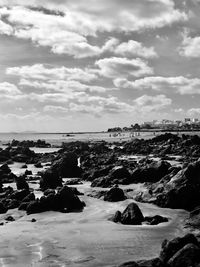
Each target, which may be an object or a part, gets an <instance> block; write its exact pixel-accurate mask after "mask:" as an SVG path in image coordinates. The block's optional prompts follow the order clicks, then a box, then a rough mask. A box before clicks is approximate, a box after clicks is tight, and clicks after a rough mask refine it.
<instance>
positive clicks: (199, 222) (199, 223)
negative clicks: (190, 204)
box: [186, 207, 200, 229]
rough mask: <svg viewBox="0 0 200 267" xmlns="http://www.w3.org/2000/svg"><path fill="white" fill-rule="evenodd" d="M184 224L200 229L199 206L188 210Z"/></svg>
mask: <svg viewBox="0 0 200 267" xmlns="http://www.w3.org/2000/svg"><path fill="white" fill-rule="evenodd" d="M186 225H187V226H190V227H192V228H195V229H200V207H197V208H196V209H195V210H193V211H192V212H190V216H189V218H188V219H187V221H186Z"/></svg>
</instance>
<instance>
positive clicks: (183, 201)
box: [136, 161, 200, 210]
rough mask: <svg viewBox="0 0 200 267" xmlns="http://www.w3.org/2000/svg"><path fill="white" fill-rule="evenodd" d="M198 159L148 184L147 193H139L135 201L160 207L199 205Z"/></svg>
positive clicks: (184, 207) (193, 206) (189, 207)
mask: <svg viewBox="0 0 200 267" xmlns="http://www.w3.org/2000/svg"><path fill="white" fill-rule="evenodd" d="M199 195H200V161H196V162H194V163H191V164H189V165H188V166H187V167H186V168H184V169H182V170H180V171H179V172H178V173H176V172H175V173H174V171H172V172H171V173H170V174H169V175H166V176H165V177H163V179H162V180H161V181H159V182H158V183H155V184H153V185H150V186H149V194H146V193H145V194H144V193H141V194H139V195H138V196H137V198H136V199H137V201H144V202H151V203H154V204H156V205H158V206H160V207H167V208H173V209H186V210H192V209H194V208H195V207H197V206H200V198H199Z"/></svg>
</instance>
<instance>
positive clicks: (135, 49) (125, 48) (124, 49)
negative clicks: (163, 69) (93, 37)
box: [103, 38, 157, 58]
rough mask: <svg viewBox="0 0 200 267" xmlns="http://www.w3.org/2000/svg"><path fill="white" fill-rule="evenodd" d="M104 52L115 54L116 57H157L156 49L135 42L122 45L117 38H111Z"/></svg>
mask: <svg viewBox="0 0 200 267" xmlns="http://www.w3.org/2000/svg"><path fill="white" fill-rule="evenodd" d="M103 50H104V51H110V52H113V53H114V54H116V55H120V56H125V57H130V56H132V57H133V56H138V57H144V58H154V57H157V53H156V52H155V49H154V47H145V46H143V44H142V43H140V42H137V41H135V40H129V41H128V42H123V43H120V41H119V40H118V39H116V38H111V39H110V40H108V41H107V42H106V44H105V45H104V47H103Z"/></svg>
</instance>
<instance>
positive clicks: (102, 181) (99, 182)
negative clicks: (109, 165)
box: [91, 176, 113, 188]
mask: <svg viewBox="0 0 200 267" xmlns="http://www.w3.org/2000/svg"><path fill="white" fill-rule="evenodd" d="M112 184H113V183H112V180H111V178H110V177H108V176H106V177H100V178H97V179H95V180H94V181H93V182H92V183H91V187H103V188H106V187H110V186H111V185H112Z"/></svg>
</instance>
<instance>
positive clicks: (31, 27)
mask: <svg viewBox="0 0 200 267" xmlns="http://www.w3.org/2000/svg"><path fill="white" fill-rule="evenodd" d="M1 2H2V5H3V4H5V5H8V6H9V8H5V7H4V8H0V18H1V17H6V21H7V23H8V24H7V23H6V24H5V23H4V22H3V21H2V20H0V21H1V23H0V33H4V34H9V35H13V36H15V37H17V38H20V39H28V40H31V41H32V42H33V43H34V44H36V45H39V46H47V47H50V49H51V51H52V52H53V53H56V54H68V55H71V56H74V57H75V58H85V57H93V56H98V55H100V54H101V53H102V52H103V47H99V46H98V45H92V44H90V43H89V42H88V39H87V37H88V36H94V37H96V36H97V35H98V33H100V32H107V33H110V32H113V31H118V32H133V31H141V30H145V29H152V28H153V29H154V28H161V27H163V26H166V25H171V24H172V23H174V22H177V21H183V20H186V19H187V15H186V14H185V13H184V12H181V11H180V10H178V9H176V8H175V6H174V2H173V1H172V0H165V1H160V0H159V1H158V0H148V1H147V0H134V1H129V0H125V1H123V3H122V2H121V1H119V0H110V1H107V0H102V1H99V2H98V3H97V1H96V0H88V1H87V5H86V4H85V1H83V0H81V1H78V2H77V3H75V2H74V0H73V1H72V0H68V1H59V2H56V4H55V3H54V2H53V1H50V0H49V1H44V0H42V1H34V0H32V1H29V2H28V4H27V1H25V0H24V1H23V0H22V1H19V0H18V1H5V0H2V1H1ZM17 4H20V5H21V6H17ZM30 5H32V6H33V7H37V8H33V7H30ZM38 6H41V7H40V8H38ZM44 7H45V8H44ZM48 8H51V9H52V10H56V11H54V12H53V11H51V10H48ZM58 9H60V10H61V11H62V12H61V11H59V10H58ZM113 10H114V11H115V12H113ZM59 12H60V13H59ZM126 48H127V52H129V53H131V54H132V52H131V48H133V49H134V50H135V53H136V54H141V53H142V51H143V52H144V53H143V55H144V56H145V57H149V56H154V54H155V53H154V50H153V49H152V48H146V49H145V48H143V47H142V46H141V45H140V43H137V42H134V41H130V42H128V43H125V44H122V45H121V46H119V47H118V48H117V50H119V52H120V53H121V54H122V55H125V54H127V53H125V49H126Z"/></svg>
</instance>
